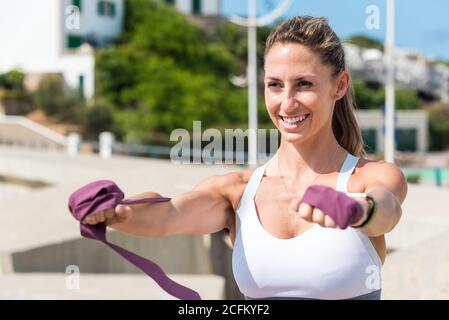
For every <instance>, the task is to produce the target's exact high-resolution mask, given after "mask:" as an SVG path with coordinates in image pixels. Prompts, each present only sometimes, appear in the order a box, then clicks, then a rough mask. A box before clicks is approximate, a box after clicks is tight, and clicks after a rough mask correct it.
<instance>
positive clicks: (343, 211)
mask: <svg viewBox="0 0 449 320" xmlns="http://www.w3.org/2000/svg"><path fill="white" fill-rule="evenodd" d="M368 206H369V205H368V203H367V201H366V200H364V199H361V198H351V197H349V196H347V195H346V194H345V193H343V192H339V191H336V190H334V189H332V188H330V187H327V186H319V185H313V186H310V187H309V188H308V189H307V190H306V192H305V193H304V196H303V197H302V198H297V199H294V200H293V201H292V202H291V204H290V208H291V209H292V210H293V211H295V212H298V214H299V215H300V217H302V218H303V219H305V220H307V221H309V222H313V223H317V224H319V225H320V226H322V227H327V228H340V229H346V228H347V227H350V226H357V225H360V224H361V223H362V222H363V221H364V220H365V219H366V214H367V210H368Z"/></svg>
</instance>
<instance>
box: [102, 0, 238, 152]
mask: <svg viewBox="0 0 449 320" xmlns="http://www.w3.org/2000/svg"><path fill="white" fill-rule="evenodd" d="M126 4H127V10H126V19H125V32H124V34H123V37H122V38H121V39H120V41H119V42H118V43H117V45H116V46H115V47H112V48H109V49H103V50H99V51H97V59H96V61H97V63H96V84H97V98H100V97H102V98H104V99H106V100H107V101H108V102H109V103H111V104H112V105H113V113H114V120H115V121H116V124H117V130H118V131H120V132H122V133H123V138H124V140H125V141H126V142H128V143H150V142H153V141H155V139H159V138H160V137H164V138H166V137H167V136H168V134H169V133H170V132H171V131H172V130H173V129H176V128H185V129H188V130H189V129H191V127H192V123H193V121H194V120H201V121H202V126H203V128H206V127H210V126H219V125H220V124H223V123H237V122H240V121H241V120H242V117H243V115H244V114H245V112H244V110H245V109H246V104H245V103H246V98H245V95H246V89H240V88H236V87H233V86H232V84H231V83H230V81H229V78H230V76H231V75H232V74H235V73H237V71H238V64H239V60H238V58H237V57H236V56H235V53H234V52H233V51H232V50H230V49H228V46H227V45H226V44H225V43H223V42H222V41H214V40H213V39H211V38H208V35H207V33H206V32H203V31H202V30H201V29H200V28H199V27H197V26H196V25H195V24H193V23H192V22H190V21H188V20H187V18H186V17H185V16H184V15H182V14H180V13H178V12H176V11H174V9H173V8H172V7H171V6H166V5H164V4H163V3H161V2H156V1H148V0H129V1H127V2H126Z"/></svg>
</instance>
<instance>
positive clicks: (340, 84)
mask: <svg viewBox="0 0 449 320" xmlns="http://www.w3.org/2000/svg"><path fill="white" fill-rule="evenodd" d="M350 79H351V76H350V75H349V72H348V71H347V70H343V71H342V72H340V73H339V74H338V75H337V76H336V79H335V80H336V82H335V100H340V99H341V98H343V97H344V96H345V94H346V92H347V91H348V88H349V81H350Z"/></svg>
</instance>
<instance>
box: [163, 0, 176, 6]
mask: <svg viewBox="0 0 449 320" xmlns="http://www.w3.org/2000/svg"><path fill="white" fill-rule="evenodd" d="M165 3H166V4H169V5H174V4H175V0H165Z"/></svg>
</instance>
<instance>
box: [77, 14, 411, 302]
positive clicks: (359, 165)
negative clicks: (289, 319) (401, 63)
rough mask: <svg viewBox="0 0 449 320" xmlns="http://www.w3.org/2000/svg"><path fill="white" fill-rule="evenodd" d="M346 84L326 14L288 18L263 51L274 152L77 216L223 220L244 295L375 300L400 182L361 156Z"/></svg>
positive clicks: (143, 224) (127, 223) (180, 225)
mask: <svg viewBox="0 0 449 320" xmlns="http://www.w3.org/2000/svg"><path fill="white" fill-rule="evenodd" d="M349 88H350V75H349V72H348V71H347V70H346V65H345V57H344V51H343V48H342V45H341V42H340V40H339V39H338V37H337V36H336V34H335V32H334V31H333V30H332V29H331V27H330V26H329V25H328V22H327V20H326V19H325V18H314V17H308V16H304V17H295V18H293V19H290V20H288V21H286V22H284V23H283V24H281V25H280V26H279V27H277V28H276V29H275V30H273V31H272V33H271V34H270V36H269V37H268V39H267V46H266V52H265V102H266V107H267V111H268V114H269V116H270V118H271V120H272V121H273V123H274V124H275V126H276V127H277V128H278V129H279V131H280V133H281V144H280V147H279V150H278V151H277V153H276V155H275V156H274V157H273V158H271V159H270V160H269V161H268V162H267V163H265V164H264V165H262V166H260V167H258V168H256V169H255V170H253V169H246V170H243V171H238V172H232V173H228V174H225V175H217V176H211V177H209V178H207V179H206V180H204V181H202V182H201V183H200V184H199V185H197V186H196V187H195V188H194V190H193V191H191V192H186V193H183V194H180V195H178V196H176V197H173V198H172V199H171V200H170V201H167V202H163V203H157V204H156V203H154V204H139V205H133V206H131V205H117V206H116V207H114V208H111V209H107V210H101V211H99V212H95V213H94V214H92V215H89V216H87V217H86V218H85V220H84V223H88V224H97V223H106V224H108V225H110V226H111V227H112V228H114V229H117V230H119V231H122V232H125V233H128V234H132V235H138V236H152V237H157V236H171V235H178V234H208V233H214V232H217V231H220V230H223V229H228V230H229V235H230V239H231V242H232V244H233V255H232V267H233V272H234V278H235V280H236V282H237V284H238V286H239V289H240V291H241V292H242V293H243V294H244V296H245V297H246V298H247V299H380V294H381V276H380V274H381V268H382V264H383V262H384V260H385V256H386V243H385V238H384V234H385V233H387V232H389V231H391V230H392V229H393V228H394V227H395V226H396V224H397V223H398V221H399V219H400V217H401V214H402V211H401V204H402V202H403V201H404V199H405V196H406V193H407V184H406V181H405V178H404V175H403V174H402V172H401V171H400V170H399V169H398V168H397V167H396V166H394V165H393V164H388V163H385V162H383V161H370V160H367V159H365V158H363V156H364V154H365V153H364V150H363V140H362V137H361V135H360V130H359V127H358V126H357V122H356V118H355V115H354V105H353V103H352V95H351V91H350V89H349ZM318 184H319V185H318ZM135 197H160V195H159V194H158V193H155V192H146V193H144V194H141V195H137V196H135ZM135 197H133V198H135Z"/></svg>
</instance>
